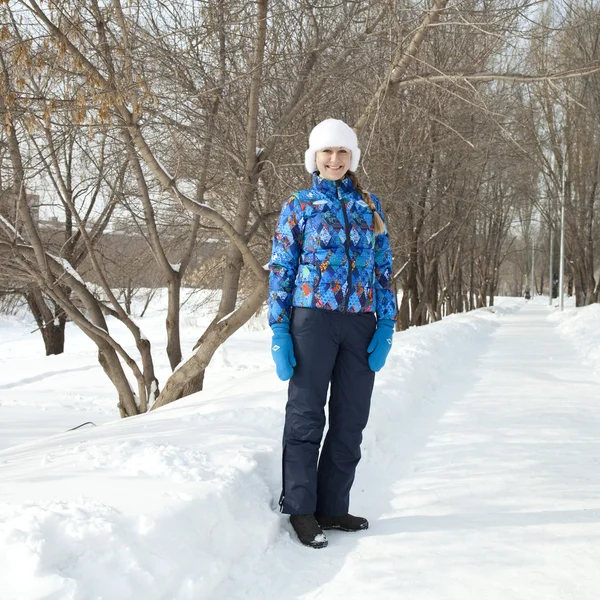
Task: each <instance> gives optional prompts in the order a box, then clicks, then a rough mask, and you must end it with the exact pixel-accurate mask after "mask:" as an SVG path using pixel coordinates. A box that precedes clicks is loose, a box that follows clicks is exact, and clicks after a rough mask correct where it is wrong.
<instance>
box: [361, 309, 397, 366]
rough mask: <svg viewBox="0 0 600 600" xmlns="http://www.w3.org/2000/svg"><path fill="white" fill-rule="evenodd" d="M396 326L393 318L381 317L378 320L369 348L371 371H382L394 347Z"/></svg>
mask: <svg viewBox="0 0 600 600" xmlns="http://www.w3.org/2000/svg"><path fill="white" fill-rule="evenodd" d="M394 327H395V324H394V321H392V320H391V319H381V320H379V321H377V329H376V330H375V334H374V335H373V339H372V340H371V343H370V344H369V347H368V348H367V352H368V353H369V368H370V369H371V371H375V372H377V371H380V370H381V369H382V368H383V365H385V359H386V358H387V355H388V354H389V353H390V350H391V349H392V338H393V337H394Z"/></svg>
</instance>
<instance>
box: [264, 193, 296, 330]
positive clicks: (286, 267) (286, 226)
mask: <svg viewBox="0 0 600 600" xmlns="http://www.w3.org/2000/svg"><path fill="white" fill-rule="evenodd" d="M303 237H304V215H303V211H302V207H301V206H300V201H299V200H298V198H297V196H296V194H293V195H292V196H290V197H289V198H288V199H287V200H286V201H285V202H284V203H283V208H282V209H281V214H280V215H279V221H278V222H277V227H276V228H275V235H274V237H273V249H272V251H271V260H270V262H269V270H270V274H269V325H272V324H273V323H289V321H290V313H291V307H292V296H293V293H294V284H295V281H296V273H297V272H298V263H299V261H300V254H301V252H302V241H303Z"/></svg>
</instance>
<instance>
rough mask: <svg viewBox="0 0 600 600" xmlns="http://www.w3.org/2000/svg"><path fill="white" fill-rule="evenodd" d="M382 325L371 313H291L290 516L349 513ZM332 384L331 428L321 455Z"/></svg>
mask: <svg viewBox="0 0 600 600" xmlns="http://www.w3.org/2000/svg"><path fill="white" fill-rule="evenodd" d="M375 326H376V318H375V315H374V314H372V313H341V312H335V311H329V310H321V309H311V308H294V309H292V317H291V323H290V332H291V334H292V340H293V343H294V355H295V357H296V363H297V364H296V367H295V369H294V375H293V377H292V378H291V380H290V384H289V388H288V402H287V405H286V411H285V426H284V431H283V491H282V497H281V510H282V512H284V513H287V514H296V515H306V514H313V513H317V514H322V515H330V516H341V515H345V514H346V513H347V512H348V506H349V502H350V488H351V487H352V482H353V481H354V473H355V471H356V465H357V464H358V461H359V460H360V456H361V455H360V444H361V442H362V432H363V429H364V428H365V426H366V424H367V420H368V418H369V408H370V405H371V393H372V392H373V383H374V381H375V373H374V372H373V371H371V369H369V364H368V362H367V359H368V354H367V346H368V345H369V342H370V341H371V338H372V337H373V333H374V332H375ZM330 384H331V387H330V396H329V418H328V421H329V422H328V425H329V428H328V431H327V435H326V437H325V441H324V443H323V447H322V449H321V455H320V456H319V447H320V445H321V439H322V437H323V430H324V428H325V404H326V400H327V389H328V386H329V385H330Z"/></svg>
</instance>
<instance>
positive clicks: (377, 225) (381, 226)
mask: <svg viewBox="0 0 600 600" xmlns="http://www.w3.org/2000/svg"><path fill="white" fill-rule="evenodd" d="M346 175H348V177H349V178H350V181H351V182H352V185H353V186H354V189H355V190H356V191H357V192H358V193H359V194H360V195H361V196H362V197H363V200H364V201H365V202H366V203H367V204H368V205H369V208H370V209H371V210H372V211H373V225H374V229H375V235H380V234H382V233H385V232H386V227H385V223H384V222H383V219H382V218H381V215H380V214H379V213H378V212H377V210H376V209H375V202H373V198H371V194H369V192H367V191H365V190H363V188H362V186H361V185H360V183H359V182H358V177H357V176H356V173H354V172H353V171H348V172H347V173H346Z"/></svg>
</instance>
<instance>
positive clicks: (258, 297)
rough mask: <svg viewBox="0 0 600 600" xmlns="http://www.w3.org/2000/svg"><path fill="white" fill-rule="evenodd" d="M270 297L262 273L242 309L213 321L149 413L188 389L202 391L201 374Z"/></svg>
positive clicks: (180, 395)
mask: <svg viewBox="0 0 600 600" xmlns="http://www.w3.org/2000/svg"><path fill="white" fill-rule="evenodd" d="M268 293H269V285H268V280H267V277H266V273H265V278H264V279H263V281H259V282H256V286H255V287H254V291H253V292H252V294H251V295H250V296H248V298H246V300H245V301H244V302H243V303H242V305H241V306H240V307H239V308H238V309H237V310H236V311H235V312H234V313H233V314H231V315H230V316H229V317H227V318H226V319H224V320H222V319H221V320H219V319H215V320H214V321H213V322H212V323H211V324H210V325H209V326H208V329H207V330H206V331H205V332H204V334H203V335H202V337H201V338H200V340H199V341H198V344H196V348H197V350H196V352H195V354H194V355H193V356H192V357H191V358H190V359H189V360H188V361H186V362H185V363H184V364H183V365H181V366H180V367H179V368H178V369H177V370H176V371H175V372H174V373H173V374H172V375H171V376H170V377H169V379H168V380H167V382H166V383H165V386H164V388H163V390H162V392H161V394H160V396H159V397H158V399H157V401H156V403H155V404H154V406H153V407H152V409H155V408H159V407H161V406H164V405H165V404H169V403H170V402H173V401H175V400H177V399H179V398H181V397H182V396H183V395H184V392H185V391H186V389H189V387H188V386H192V387H194V388H195V387H199V388H200V389H202V382H203V378H204V371H205V370H206V367H207V366H208V364H209V363H210V361H211V359H212V357H213V355H214V353H215V352H216V351H217V350H218V348H219V347H220V346H221V344H223V343H224V342H225V341H226V340H227V339H228V338H229V337H230V336H231V335H233V334H234V333H235V332H236V331H237V330H238V329H239V328H240V327H241V326H242V325H244V323H246V322H247V321H248V319H250V317H252V315H254V313H256V311H257V310H258V309H259V308H260V306H261V305H262V304H263V303H264V302H265V300H266V299H267V296H268Z"/></svg>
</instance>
